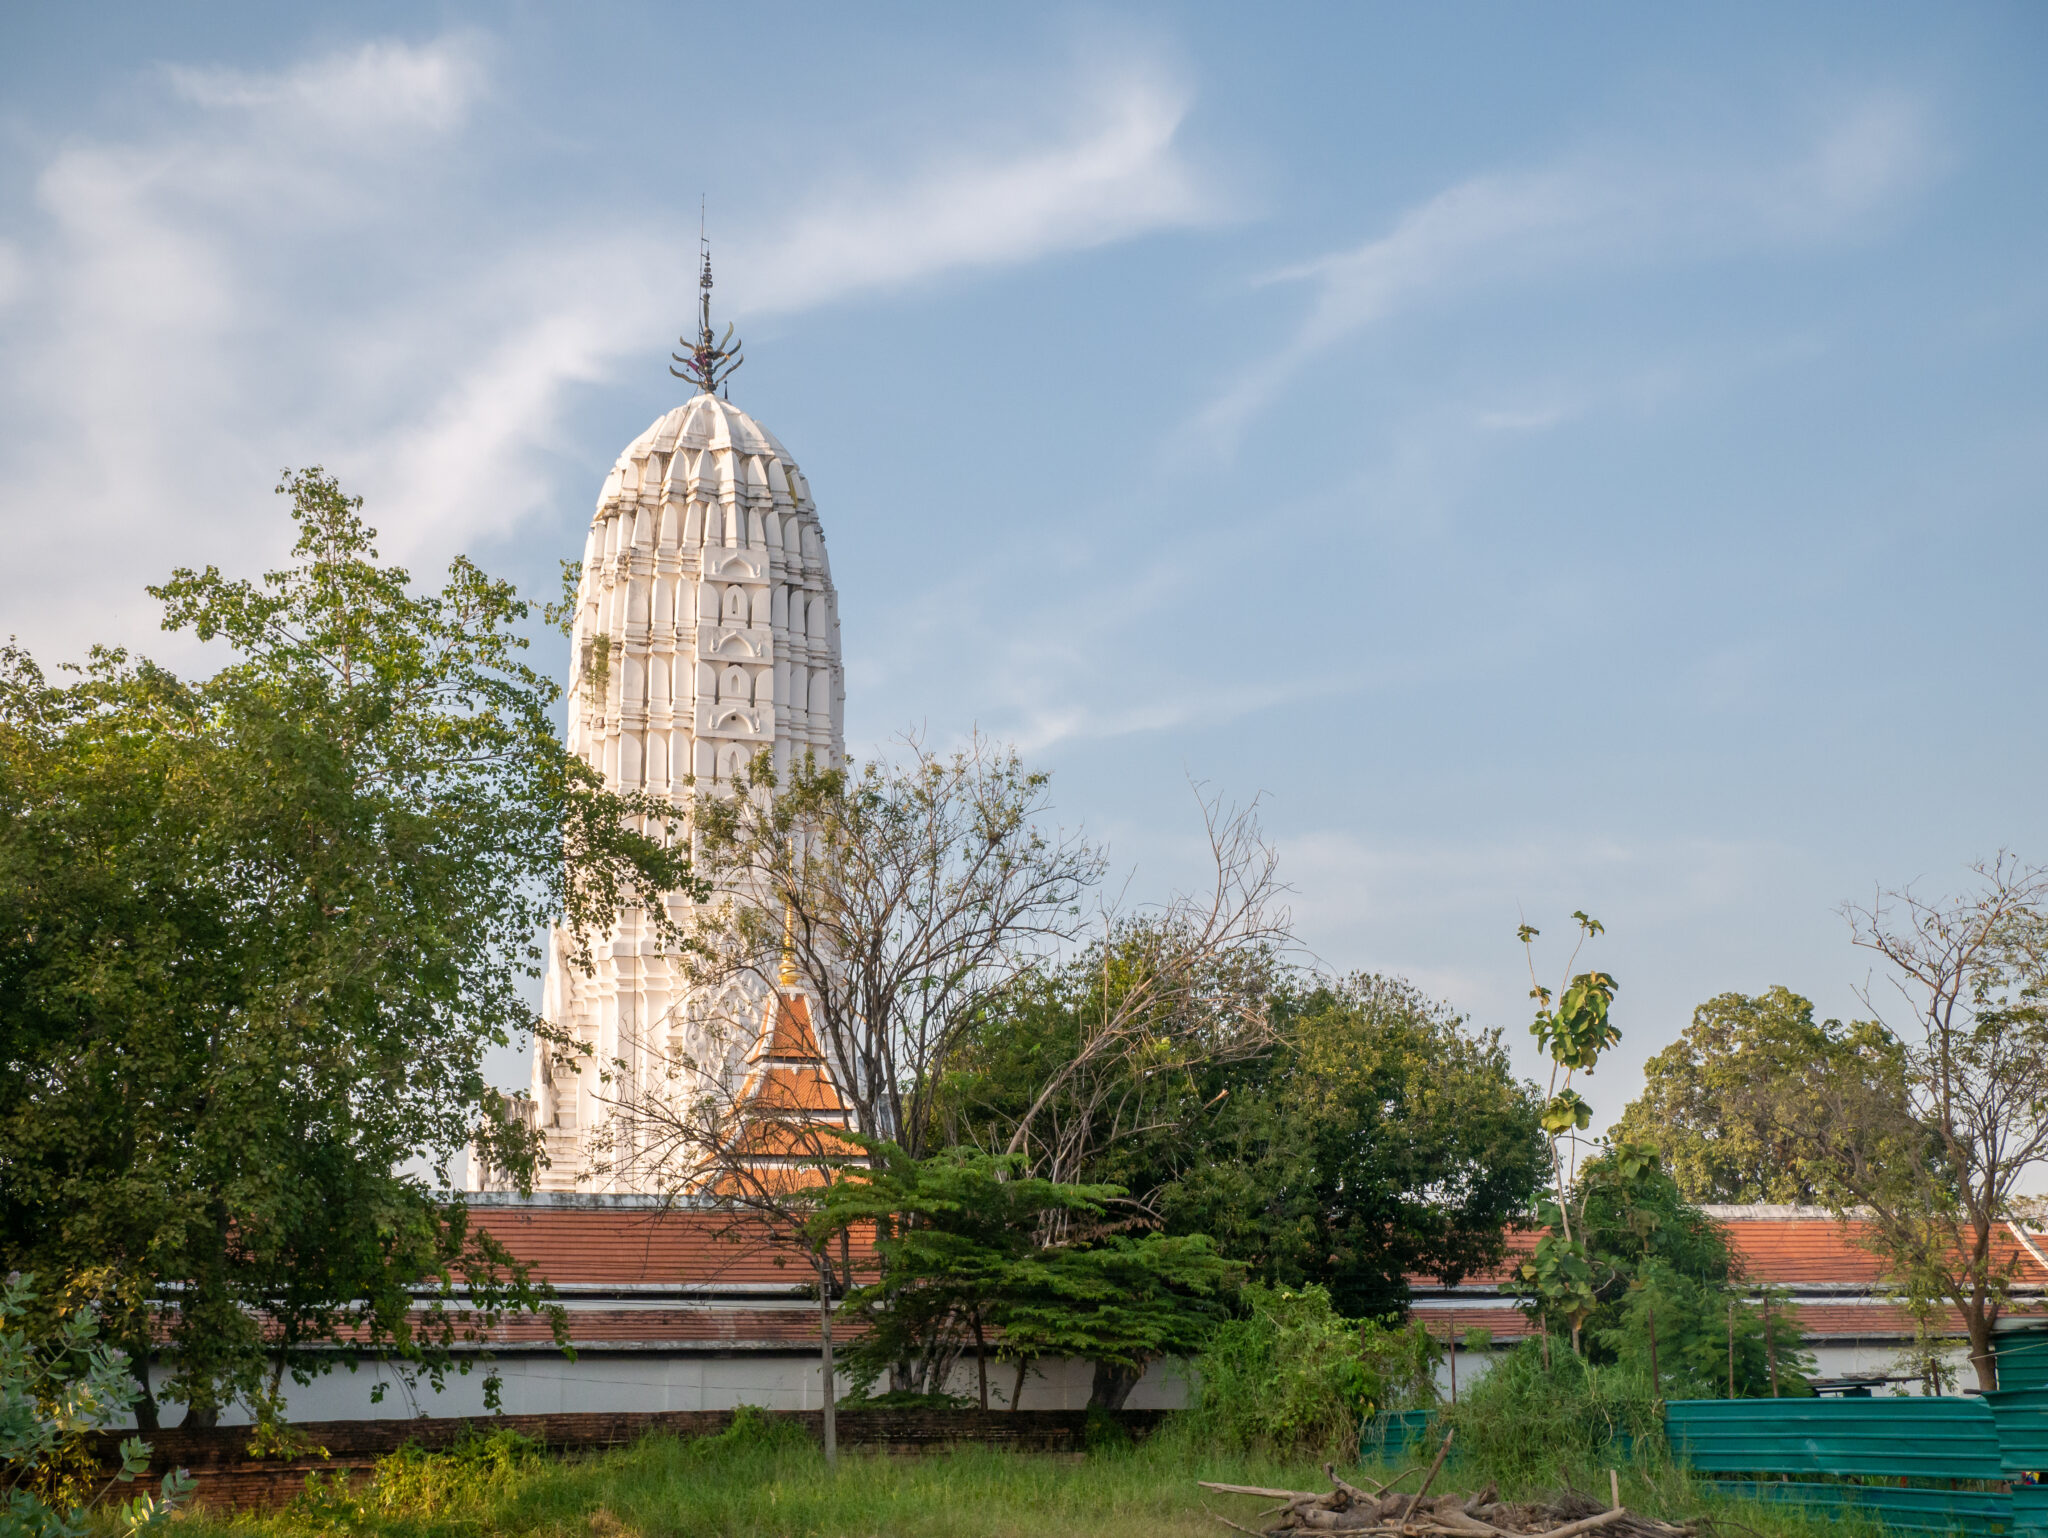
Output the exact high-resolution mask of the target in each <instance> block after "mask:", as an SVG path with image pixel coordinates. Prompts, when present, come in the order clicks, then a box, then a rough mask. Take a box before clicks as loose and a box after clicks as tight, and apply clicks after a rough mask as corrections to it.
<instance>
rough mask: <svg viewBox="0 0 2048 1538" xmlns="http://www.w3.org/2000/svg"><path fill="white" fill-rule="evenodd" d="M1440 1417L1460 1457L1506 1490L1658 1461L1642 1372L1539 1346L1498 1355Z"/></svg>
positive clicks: (1654, 1412)
mask: <svg viewBox="0 0 2048 1538" xmlns="http://www.w3.org/2000/svg"><path fill="white" fill-rule="evenodd" d="M1546 1358H1547V1360H1546ZM1443 1418H1444V1421H1445V1424H1447V1425H1449V1426H1455V1427H1456V1428H1457V1433H1458V1436H1457V1447H1458V1452H1459V1456H1460V1457H1462V1458H1465V1459H1469V1460H1470V1461H1471V1462H1472V1464H1473V1465H1474V1466H1475V1467H1477V1468H1479V1469H1483V1470H1485V1472H1486V1473H1487V1475H1488V1476H1489V1477H1491V1478H1495V1479H1498V1480H1500V1481H1501V1483H1502V1485H1503V1486H1508V1485H1527V1484H1530V1483H1541V1482H1542V1481H1544V1480H1546V1479H1554V1478H1555V1477H1556V1474H1557V1471H1558V1470H1559V1469H1561V1468H1568V1469H1584V1468H1594V1467H1600V1466H1602V1465H1604V1464H1613V1463H1616V1462H1618V1461H1625V1460H1627V1459H1628V1458H1630V1457H1634V1458H1638V1459H1647V1460H1649V1461H1651V1462H1654V1461H1655V1460H1656V1459H1657V1458H1658V1457H1660V1456H1661V1454H1662V1447H1663V1437H1664V1431H1663V1418H1662V1415H1661V1413H1660V1412H1659V1410H1658V1408H1657V1407H1656V1405H1655V1404H1654V1402H1653V1400H1652V1398H1651V1394H1650V1380H1649V1376H1648V1374H1647V1373H1645V1372H1641V1371H1639V1370H1638V1369H1637V1368H1636V1367H1635V1366H1634V1364H1633V1363H1626V1364H1619V1365H1615V1366H1609V1367H1599V1366H1595V1365H1593V1364H1591V1363H1589V1362H1588V1361H1586V1359H1585V1358H1584V1357H1582V1356H1576V1355H1574V1354H1573V1353H1571V1352H1569V1351H1565V1350H1561V1349H1560V1350H1554V1351H1549V1352H1546V1351H1545V1350H1544V1349H1543V1343H1542V1342H1541V1341H1534V1340H1530V1341H1524V1342H1522V1343H1521V1344H1520V1345H1519V1346H1516V1347H1514V1348H1513V1349H1512V1350H1510V1351H1506V1352H1503V1353H1501V1354H1500V1355H1499V1356H1497V1357H1496V1358H1495V1359H1494V1362H1493V1364H1492V1366H1491V1367H1490V1368H1489V1370H1488V1371H1487V1372H1486V1374H1485V1375H1484V1376H1483V1377H1481V1378H1480V1379H1479V1380H1478V1381H1477V1382H1476V1383H1474V1384H1473V1385H1472V1386H1471V1387H1470V1388H1469V1389H1467V1390H1465V1391H1464V1393H1462V1394H1461V1395H1460V1396H1459V1399H1458V1403H1457V1404H1456V1405H1454V1406H1451V1407H1449V1408H1448V1409H1446V1410H1445V1411H1444V1412H1443Z"/></svg>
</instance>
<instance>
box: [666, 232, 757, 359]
mask: <svg viewBox="0 0 2048 1538" xmlns="http://www.w3.org/2000/svg"><path fill="white" fill-rule="evenodd" d="M697 244H698V246H699V247H700V248H701V249H702V251H703V254H704V266H703V270H702V272H701V273H699V275H698V278H697V290H698V296H697V341H696V343H695V345H694V346H693V345H692V344H691V342H690V339H689V338H688V337H686V336H679V337H677V338H676V345H677V346H679V347H684V348H688V349H689V350H688V351H687V352H679V353H671V354H670V355H669V356H670V357H671V358H673V359H674V360H675V363H680V364H681V365H682V367H681V368H677V367H675V366H674V364H671V365H670V367H669V372H670V373H671V374H673V375H675V376H676V378H678V379H687V380H689V381H691V382H692V383H693V384H695V385H696V386H697V388H698V389H700V390H702V391H704V392H705V393H706V394H707V395H716V394H717V393H718V387H719V386H720V385H722V384H724V383H725V381H726V380H728V379H730V378H732V375H733V370H735V369H737V368H738V367H739V366H740V365H741V364H742V363H744V362H746V359H745V358H743V357H742V356H741V355H740V347H741V345H742V344H741V343H740V342H738V341H737V340H735V339H734V337H733V334H732V324H731V322H727V324H726V328H725V335H724V336H723V337H717V338H716V340H714V337H715V335H716V334H715V333H714V332H713V331H712V329H711V242H710V240H709V239H707V238H706V236H705V234H704V227H703V219H702V215H701V212H700V215H699V219H698V226H697Z"/></svg>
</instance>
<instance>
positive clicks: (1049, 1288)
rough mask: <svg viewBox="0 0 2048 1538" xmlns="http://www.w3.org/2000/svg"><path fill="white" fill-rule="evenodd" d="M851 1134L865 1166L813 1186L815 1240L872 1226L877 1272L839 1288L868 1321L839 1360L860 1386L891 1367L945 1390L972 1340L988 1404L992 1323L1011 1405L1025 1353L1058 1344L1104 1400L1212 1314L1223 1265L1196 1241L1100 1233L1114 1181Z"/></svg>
mask: <svg viewBox="0 0 2048 1538" xmlns="http://www.w3.org/2000/svg"><path fill="white" fill-rule="evenodd" d="M859 1141H860V1143H861V1145H862V1146H863V1147H864V1148H865V1149H866V1150H867V1161H866V1163H865V1164H864V1165H847V1166H845V1167H843V1168H841V1169H840V1170H838V1171H837V1178H835V1179H834V1180H833V1181H832V1182H831V1183H830V1184H829V1185H828V1186H826V1187H824V1188H823V1189H822V1190H820V1191H819V1193H818V1196H817V1206H818V1211H817V1215H816V1216H815V1217H814V1218H813V1219H812V1221H811V1225H810V1228H811V1233H812V1236H813V1238H814V1240H816V1241H819V1242H821V1243H822V1242H823V1241H826V1240H828V1239H829V1237H830V1236H831V1235H833V1234H836V1233H839V1232H843V1231H845V1230H847V1229H849V1228H852V1227H854V1226H857V1225H869V1224H872V1225H873V1226H874V1230H875V1233H876V1240H875V1251H876V1256H877V1259H878V1261H879V1262H880V1265H879V1275H878V1276H877V1277H876V1278H875V1280H874V1281H873V1282H871V1283H869V1284H867V1285H865V1286H861V1287H857V1288H854V1289H853V1290H852V1291H850V1292H849V1293H848V1294H847V1298H846V1307H847V1308H848V1310H850V1311H851V1312H853V1313H854V1314H855V1315H856V1316H857V1317H859V1318H860V1319H861V1320H862V1322H863V1324H864V1325H865V1330H864V1332H863V1334H862V1336H861V1338H860V1340H859V1341H858V1343H857V1344H856V1345H855V1346H854V1347H853V1348H852V1350H851V1351H849V1352H848V1355H847V1360H848V1362H849V1363H850V1364H851V1365H852V1367H853V1368H854V1371H855V1374H856V1377H857V1378H858V1379H860V1380H862V1381H864V1382H865V1383H868V1384H872V1383H873V1382H875V1381H876V1380H877V1379H879V1378H880V1377H881V1375H882V1374H883V1373H885V1372H886V1373H888V1374H889V1375H890V1378H891V1383H892V1387H893V1390H894V1391H897V1392H908V1393H914V1394H920V1395H924V1394H933V1393H939V1392H943V1391H944V1388H945V1384H946V1382H947V1380H948V1378H949V1377H950V1375H951V1371H952V1368H953V1366H954V1364H955V1363H956V1362H957V1361H958V1360H959V1358H960V1356H961V1355H962V1354H963V1352H965V1351H966V1350H968V1349H969V1348H971V1349H972V1351H973V1354H974V1358H975V1365H976V1375H977V1379H978V1387H979V1397H980V1403H981V1406H982V1408H983V1409H987V1408H988V1405H989V1387H988V1358H989V1355H990V1345H991V1336H992V1334H996V1333H998V1332H999V1335H1000V1339H999V1341H998V1342H997V1350H998V1352H999V1354H1000V1355H1001V1356H1002V1357H1004V1358H1006V1359H1008V1360H1010V1361H1013V1362H1016V1363H1017V1364H1018V1370H1017V1384H1016V1388H1014V1389H1013V1390H1012V1392H1011V1396H1010V1403H1011V1405H1012V1407H1013V1408H1014V1407H1015V1405H1016V1402H1017V1398H1018V1394H1019V1392H1020V1391H1021V1389H1022V1387H1023V1383H1024V1380H1025V1374H1026V1372H1027V1371H1028V1369H1029V1365H1030V1362H1031V1360H1032V1359H1033V1358H1034V1357H1039V1356H1046V1355H1060V1356H1074V1357H1080V1358H1083V1359H1087V1360H1092V1361H1094V1362H1095V1363H1096V1364H1097V1373H1096V1379H1097V1383H1096V1395H1095V1398H1096V1401H1097V1402H1100V1403H1102V1404H1103V1405H1104V1406H1105V1407H1106V1408H1110V1409H1115V1408H1119V1407H1121V1405H1122V1403H1123V1399H1124V1397H1125V1396H1126V1395H1127V1394H1128V1393H1129V1391H1130V1387H1131V1385H1132V1384H1134V1383H1135V1382H1136V1381H1137V1378H1138V1376H1140V1375H1141V1374H1142V1373H1143V1371H1144V1368H1145V1365H1146V1364H1147V1363H1148V1362H1150V1361H1152V1360H1153V1359H1155V1358H1157V1357H1159V1356H1163V1355H1168V1354H1174V1353H1179V1352H1185V1351H1188V1350H1191V1349H1192V1348H1193V1347H1194V1345H1195V1344H1196V1343H1197V1342H1198V1341H1199V1340H1200V1338H1201V1335H1202V1333H1203V1331H1204V1330H1205V1329H1206V1328H1207V1326H1208V1325H1209V1323H1210V1322H1211V1321H1212V1320H1213V1319H1214V1318H1216V1317H1217V1316H1219V1315H1220V1314H1221V1312H1222V1310H1223V1304H1222V1301H1221V1300H1222V1297H1223V1295H1224V1293H1225V1291H1226V1290H1227V1288H1228V1287H1229V1285H1230V1282H1231V1278H1232V1274H1233V1271H1232V1268H1231V1267H1230V1266H1229V1265H1228V1264H1227V1263H1226V1262H1224V1261H1223V1260H1222V1259H1220V1258H1219V1257H1218V1256H1217V1255H1216V1254H1215V1252H1214V1249H1213V1247H1212V1246H1211V1245H1210V1244H1209V1243H1208V1241H1207V1240H1206V1239H1201V1238H1189V1237H1182V1238H1168V1237H1165V1236H1162V1235H1159V1234H1146V1235H1143V1236H1142V1237H1136V1238H1134V1237H1132V1236H1130V1235H1128V1234H1125V1233H1116V1232H1103V1231H1101V1225H1102V1220H1103V1218H1104V1216H1105V1206H1104V1204H1105V1203H1107V1202H1109V1201H1113V1200H1115V1199H1117V1198H1119V1197H1121V1196H1122V1195H1123V1191H1122V1189H1121V1188H1120V1187H1117V1186H1109V1185H1098V1186H1072V1185H1062V1184H1060V1183H1058V1182H1056V1181H1049V1180H1043V1179H1035V1178H1032V1177H1029V1176H1027V1175H1025V1174H1024V1173H1023V1172H1022V1168H1021V1166H1022V1164H1023V1159H1022V1156H1021V1155H1016V1154H1002V1155H991V1154H987V1153H984V1152H981V1151H979V1150H976V1149H973V1148H965V1147H955V1148H949V1149H944V1150H941V1151H940V1152H938V1153H936V1154H933V1155H932V1156H930V1157H929V1158H925V1159H913V1158H911V1157H909V1156H908V1155H907V1154H905V1153H904V1152H903V1150H902V1149H900V1148H898V1147H896V1146H895V1145H894V1144H891V1143H884V1142H881V1141H879V1140H876V1139H866V1138H863V1139H860V1140H859ZM1076 1221H1078V1222H1079V1223H1080V1224H1081V1225H1083V1226H1082V1227H1081V1228H1080V1229H1079V1230H1078V1231H1077V1230H1076V1229H1075V1227H1074V1226H1073V1225H1074V1224H1075V1222H1076ZM1054 1235H1059V1236H1060V1237H1058V1238H1054V1237H1053V1236H1054Z"/></svg>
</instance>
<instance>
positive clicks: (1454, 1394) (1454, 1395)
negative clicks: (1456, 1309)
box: [1445, 1331, 1458, 1404]
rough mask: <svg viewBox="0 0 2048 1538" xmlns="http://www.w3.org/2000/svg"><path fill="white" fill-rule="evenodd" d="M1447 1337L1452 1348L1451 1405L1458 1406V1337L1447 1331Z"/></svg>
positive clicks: (1447, 1341)
mask: <svg viewBox="0 0 2048 1538" xmlns="http://www.w3.org/2000/svg"><path fill="white" fill-rule="evenodd" d="M1445 1335H1446V1338H1447V1340H1446V1343H1447V1344H1448V1345H1449V1346H1450V1351H1451V1403H1452V1404H1456V1403H1457V1402H1458V1337H1457V1336H1456V1335H1455V1334H1453V1333H1451V1332H1450V1331H1446V1332H1445Z"/></svg>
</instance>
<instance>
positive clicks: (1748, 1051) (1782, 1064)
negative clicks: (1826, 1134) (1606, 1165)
mask: <svg viewBox="0 0 2048 1538" xmlns="http://www.w3.org/2000/svg"><path fill="white" fill-rule="evenodd" d="M1903 1072H1904V1061H1903V1054H1902V1052H1901V1049H1900V1046H1899V1043H1898V1042H1897V1041H1896V1040H1894V1039H1893V1038H1892V1037H1891V1036H1890V1035H1889V1033H1887V1032H1886V1031H1885V1030H1884V1029H1883V1028H1882V1027H1881V1026H1878V1025H1877V1024H1875V1023H1874V1022H1868V1021H1859V1022H1852V1023H1850V1024H1847V1025H1845V1024H1843V1023H1842V1022H1841V1021H1839V1020H1828V1021H1816V1020H1815V1019H1814V1017H1813V1005H1812V1004H1811V1003H1810V1002H1809V1001H1808V1000H1806V999H1804V998H1801V997H1800V996H1799V995H1798V994H1796V993H1794V992H1792V991H1791V990H1790V989H1787V988H1781V987H1774V988H1770V989H1767V990H1766V991H1764V992H1763V993H1761V994H1756V995H1754V996H1752V995H1748V994H1741V993H1722V994H1717V995H1715V996H1714V997H1713V998H1711V999H1709V1000H1707V1002H1706V1003H1704V1004H1702V1005H1700V1006H1699V1007H1698V1008H1697V1009H1695V1010H1694V1011H1693V1015H1692V1023H1691V1024H1690V1025H1689V1026H1687V1027H1686V1030H1685V1033H1684V1034H1683V1035H1682V1036H1680V1037H1679V1039H1678V1040H1677V1041H1675V1042H1673V1043H1672V1044H1671V1045H1670V1046H1668V1047H1666V1048H1665V1049H1664V1050H1663V1051H1662V1052H1659V1053H1658V1054H1657V1055H1656V1056H1655V1057H1653V1058H1651V1059H1650V1060H1649V1062H1648V1063H1646V1064H1645V1065H1644V1068H1643V1093H1642V1094H1641V1095H1640V1096H1639V1097H1637V1098H1636V1099H1635V1100H1634V1101H1632V1102H1631V1103H1630V1104H1629V1106H1628V1108H1627V1109H1626V1110H1625V1111H1623V1112H1622V1116H1621V1120H1620V1121H1619V1122H1618V1123H1617V1124H1616V1126H1615V1128H1614V1131H1613V1135H1614V1136H1615V1137H1617V1138H1624V1139H1629V1140H1633V1141H1637V1142H1647V1143H1655V1144H1656V1145H1657V1146H1658V1148H1660V1149H1661V1150H1662V1151H1663V1154H1664V1158H1665V1161H1666V1163H1667V1165H1668V1167H1669V1168H1670V1171H1671V1173H1672V1176H1673V1177H1674V1178H1675V1179H1676V1180H1677V1182H1678V1186H1679V1189H1680V1190H1681V1191H1682V1192H1683V1193H1684V1194H1685V1196H1686V1197H1687V1198H1688V1199H1689V1200H1692V1201H1696V1202H1787V1203H1821V1202H1825V1201H1826V1200H1827V1199H1828V1197H1829V1195H1830V1193H1831V1191H1832V1190H1833V1188H1834V1187H1835V1186H1836V1184H1837V1183H1838V1180H1837V1175H1836V1173H1835V1171H1834V1170H1833V1169H1832V1168H1831V1166H1830V1162H1829V1161H1828V1160H1827V1159H1826V1158H1824V1157H1821V1156H1820V1155H1821V1153H1822V1144H1823V1140H1821V1139H1818V1138H1816V1137H1814V1136H1813V1135H1812V1131H1813V1130H1814V1129H1816V1128H1817V1127H1818V1126H1819V1125H1820V1124H1821V1123H1823V1122H1825V1121H1826V1120H1828V1119H1829V1117H1830V1115H1831V1112H1832V1110H1833V1109H1834V1107H1835V1106H1836V1105H1837V1103H1838V1102H1840V1101H1842V1100H1844V1099H1845V1098H1846V1099H1848V1100H1850V1101H1852V1102H1853V1103H1857V1104H1861V1103H1865V1102H1884V1103H1887V1104H1894V1105H1897V1104H1903V1101H1904V1098H1905V1087H1904V1078H1903ZM1852 1087H1853V1090H1854V1092H1853V1093H1846V1092H1847V1091H1849V1090H1850V1089H1851V1088H1852Z"/></svg>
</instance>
